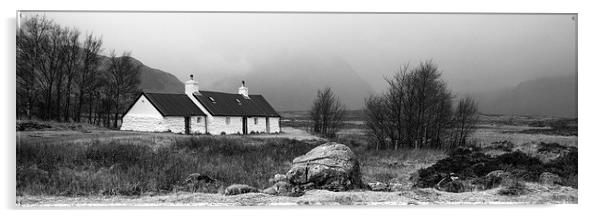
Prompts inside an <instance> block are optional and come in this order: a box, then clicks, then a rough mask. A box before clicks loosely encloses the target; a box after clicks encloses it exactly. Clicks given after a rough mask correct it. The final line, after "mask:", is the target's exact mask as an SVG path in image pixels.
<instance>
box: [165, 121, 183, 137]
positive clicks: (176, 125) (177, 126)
mask: <svg viewBox="0 0 602 218" xmlns="http://www.w3.org/2000/svg"><path fill="white" fill-rule="evenodd" d="M163 125H164V128H165V129H166V131H170V132H173V133H182V134H183V133H184V131H185V129H184V117H165V118H164V119H163Z"/></svg>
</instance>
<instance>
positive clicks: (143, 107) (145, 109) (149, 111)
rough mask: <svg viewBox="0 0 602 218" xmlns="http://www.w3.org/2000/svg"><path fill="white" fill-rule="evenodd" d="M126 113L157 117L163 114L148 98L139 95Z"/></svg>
mask: <svg viewBox="0 0 602 218" xmlns="http://www.w3.org/2000/svg"><path fill="white" fill-rule="evenodd" d="M126 115H131V116H144V117H149V116H150V117H157V118H162V117H163V115H161V113H160V112H159V111H158V110H157V109H156V108H155V107H154V106H153V105H152V104H151V103H150V101H148V99H147V98H146V97H145V96H144V95H141V96H140V98H138V100H137V101H136V103H134V105H133V106H132V107H131V108H130V110H129V111H128V112H127V114H126Z"/></svg>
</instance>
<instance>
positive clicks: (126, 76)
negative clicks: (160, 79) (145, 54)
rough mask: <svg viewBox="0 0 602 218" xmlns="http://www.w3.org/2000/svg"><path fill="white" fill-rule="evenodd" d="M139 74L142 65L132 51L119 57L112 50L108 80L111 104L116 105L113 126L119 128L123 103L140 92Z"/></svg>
mask: <svg viewBox="0 0 602 218" xmlns="http://www.w3.org/2000/svg"><path fill="white" fill-rule="evenodd" d="M139 75H140V65H137V64H135V63H134V62H133V59H132V58H131V57H130V53H128V52H125V53H123V55H122V56H121V57H117V56H116V54H115V51H113V52H111V58H110V65H109V74H108V76H109V80H108V81H109V86H110V87H111V90H110V94H109V96H111V99H112V102H110V104H112V105H113V107H114V115H115V116H114V122H113V128H117V125H118V121H119V115H120V112H121V110H122V107H121V105H122V103H123V102H124V101H125V100H126V99H128V98H131V97H132V96H133V95H134V94H136V93H138V92H139V90H138V84H139V83H140V79H139V77H140V76H139ZM109 108H110V106H109Z"/></svg>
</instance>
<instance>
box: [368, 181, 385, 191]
mask: <svg viewBox="0 0 602 218" xmlns="http://www.w3.org/2000/svg"><path fill="white" fill-rule="evenodd" d="M368 186H370V189H372V191H377V192H385V191H389V185H387V184H386V183H382V182H373V183H368Z"/></svg>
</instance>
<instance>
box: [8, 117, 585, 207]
mask: <svg viewBox="0 0 602 218" xmlns="http://www.w3.org/2000/svg"><path fill="white" fill-rule="evenodd" d="M286 119H287V118H285V120H286ZM289 120H290V119H289ZM516 120H519V121H520V122H518V123H517V121H516ZM299 121H300V120H299V119H297V120H295V121H294V122H293V124H294V123H295V122H299ZM523 121H524V120H521V119H516V118H514V121H512V122H508V121H507V120H506V119H502V118H499V117H495V119H494V120H493V121H492V120H487V121H486V122H483V123H481V124H480V125H479V128H478V129H477V131H476V132H475V134H474V135H473V136H472V138H471V140H473V141H474V142H475V143H476V144H478V145H480V146H481V147H487V146H490V145H491V144H495V143H497V142H500V141H510V142H512V143H513V144H515V145H516V146H517V149H522V148H528V147H529V146H530V145H532V144H537V143H540V142H556V143H559V144H562V145H568V146H572V147H576V146H577V136H566V135H552V134H540V133H538V132H537V131H534V132H533V133H526V132H525V131H524V130H532V129H538V128H539V129H541V128H546V127H541V126H530V125H529V122H531V121H532V120H530V121H529V122H523ZM301 122H303V121H302V120H301ZM283 123H284V124H285V125H286V124H288V123H287V121H285V122H283ZM47 124H48V126H50V128H45V127H44V126H42V128H40V129H29V130H26V131H17V154H16V155H17V169H16V171H17V178H16V179H17V187H16V193H17V196H18V197H17V203H18V204H20V205H36V204H42V205H52V202H53V200H54V202H55V203H57V204H58V203H65V202H71V203H74V201H82V198H85V199H88V200H89V201H85V200H83V201H82V202H87V203H91V204H93V202H94V201H97V202H106V201H107V200H109V201H111V202H114V200H115V199H118V200H117V201H119V202H124V204H134V205H137V204H145V203H148V202H154V203H156V204H158V203H161V202H172V203H176V204H178V203H181V204H184V205H191V204H192V205H205V204H204V203H208V204H210V205H214V203H215V205H220V204H222V203H224V204H228V205H232V204H233V205H241V204H242V205H245V204H253V202H255V203H257V204H260V205H262V204H264V203H265V204H278V203H279V202H280V203H285V202H289V203H290V202H294V203H295V204H296V203H299V202H301V203H299V204H302V202H313V203H309V204H331V203H332V204H355V203H360V204H365V203H367V202H366V200H367V199H368V200H369V199H372V200H374V201H378V202H393V203H391V204H394V205H398V204H412V203H411V202H418V203H420V204H422V203H446V202H447V203H461V202H467V203H470V202H475V201H477V202H481V203H495V202H515V203H524V202H535V203H566V202H570V203H575V202H577V189H575V188H570V187H563V188H558V187H554V188H552V187H547V186H542V185H540V184H537V183H527V186H526V187H528V188H529V190H530V191H529V192H528V193H527V194H525V195H521V196H517V197H514V198H513V197H508V196H500V195H496V194H495V193H494V192H493V191H491V190H488V191H482V192H465V193H451V194H450V193H446V192H441V191H439V190H434V189H431V188H427V189H423V188H415V187H413V182H414V181H412V176H415V175H416V174H417V172H418V171H419V170H420V169H424V168H427V167H430V166H432V165H433V164H435V163H437V161H439V160H442V159H444V158H446V157H448V153H447V151H444V150H426V149H422V150H414V149H402V150H397V151H375V150H373V147H372V146H371V144H370V143H369V142H367V141H366V140H365V137H364V134H365V131H366V130H365V128H363V127H362V123H361V122H357V121H354V122H352V124H350V125H346V127H345V128H344V129H343V130H342V131H341V132H340V134H339V136H338V138H337V139H335V140H336V141H338V142H340V143H343V144H346V145H348V146H349V147H350V148H351V149H352V150H353V151H354V152H355V153H356V155H357V156H358V159H359V161H360V167H361V171H362V175H363V177H362V179H363V181H364V182H365V183H372V182H382V183H386V184H395V185H396V186H397V188H396V193H397V194H395V195H388V194H385V193H382V192H370V191H361V192H359V193H358V192H349V193H347V194H344V193H341V194H330V193H327V191H326V192H323V191H320V192H310V193H307V194H306V196H304V197H301V198H297V199H294V198H288V197H287V198H284V197H272V196H264V195H262V194H258V195H249V196H247V198H245V197H233V198H227V197H223V196H221V195H219V194H218V193H219V192H221V190H222V189H223V188H224V187H225V186H228V185H230V184H233V183H243V184H248V185H252V186H255V187H257V188H260V189H261V188H266V187H268V186H269V185H270V184H269V181H268V180H269V179H270V178H271V177H272V176H273V175H274V174H277V173H285V172H286V171H287V170H288V169H289V167H290V165H291V162H292V160H293V159H294V157H296V156H299V155H301V154H304V153H305V152H307V151H309V150H310V149H312V148H313V147H315V146H317V145H319V144H321V143H324V142H326V140H325V139H322V138H320V137H316V136H312V135H311V134H308V133H307V132H306V131H304V130H303V128H300V127H299V126H295V125H291V126H283V129H282V130H283V133H281V134H278V135H254V136H187V135H179V134H171V133H140V132H127V131H115V130H109V129H104V128H96V127H93V126H86V125H81V126H79V124H53V123H47ZM56 125H58V127H55V126H56ZM33 127H38V126H35V125H33ZM192 173H200V174H203V175H207V176H209V177H211V178H214V179H216V180H217V182H215V183H212V184H205V185H203V186H202V187H201V188H200V189H196V190H195V192H196V193H192V192H191V190H192V189H191V188H190V187H188V186H187V185H186V184H185V183H184V180H185V178H186V177H187V176H188V175H189V174H192ZM575 182H576V177H575ZM199 192H200V193H199ZM128 196H129V197H128ZM154 196H156V197H154ZM354 196H355V197H354ZM358 196H359V197H358ZM131 197H133V198H131ZM78 199H79V200H78ZM110 199H112V200H110ZM128 199H130V200H128ZM131 199H134V200H131ZM135 199H138V200H135ZM203 201H206V202H203ZM128 202H129V203H128ZM249 202H250V203H249Z"/></svg>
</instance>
